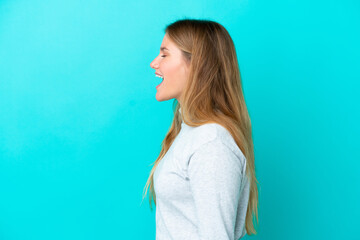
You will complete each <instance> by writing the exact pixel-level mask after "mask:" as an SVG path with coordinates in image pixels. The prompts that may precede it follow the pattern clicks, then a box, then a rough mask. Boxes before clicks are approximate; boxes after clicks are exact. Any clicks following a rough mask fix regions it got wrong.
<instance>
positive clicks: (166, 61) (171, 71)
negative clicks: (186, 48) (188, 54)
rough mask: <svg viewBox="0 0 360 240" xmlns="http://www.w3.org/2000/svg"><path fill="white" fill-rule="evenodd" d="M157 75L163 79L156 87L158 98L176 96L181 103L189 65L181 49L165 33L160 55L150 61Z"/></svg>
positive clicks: (166, 98) (167, 98) (163, 99)
mask: <svg viewBox="0 0 360 240" xmlns="http://www.w3.org/2000/svg"><path fill="white" fill-rule="evenodd" d="M150 67H151V68H153V69H155V75H157V76H161V77H162V78H163V79H161V78H158V79H159V80H160V81H161V84H159V85H158V86H157V87H156V90H157V92H156V96H155V98H156V100H158V101H165V100H169V99H172V98H176V99H177V100H178V101H179V102H180V104H181V100H180V99H181V95H182V92H183V89H184V88H185V83H186V81H187V78H188V65H187V63H186V62H185V59H184V57H183V55H182V53H181V50H180V49H179V48H178V47H177V46H176V45H175V43H174V42H173V41H171V40H170V38H169V37H168V35H167V34H165V36H164V38H163V41H162V43H161V46H160V53H159V55H158V56H157V57H156V58H155V59H154V60H153V61H152V62H151V63H150Z"/></svg>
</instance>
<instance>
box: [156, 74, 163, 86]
mask: <svg viewBox="0 0 360 240" xmlns="http://www.w3.org/2000/svg"><path fill="white" fill-rule="evenodd" d="M155 76H156V77H159V78H161V80H162V81H161V83H160V84H159V85H157V86H156V88H158V87H159V86H160V85H161V84H162V83H163V81H164V77H163V76H161V75H159V74H157V73H155Z"/></svg>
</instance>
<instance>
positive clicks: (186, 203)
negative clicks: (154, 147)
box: [154, 110, 249, 240]
mask: <svg viewBox="0 0 360 240" xmlns="http://www.w3.org/2000/svg"><path fill="white" fill-rule="evenodd" d="M179 111H180V110H179ZM154 190H155V194H156V240H171V239H172V240H238V239H240V238H242V237H243V236H244V235H245V234H246V230H245V217H246V210H247V205H248V200H249V181H248V178H247V177H246V159H245V156H244V154H243V153H242V151H241V150H240V149H239V147H238V146H237V145H236V143H235V141H234V139H233V137H232V136H231V134H230V133H229V132H228V130H227V129H226V128H224V127H223V126H221V125H220V124H217V123H208V124H204V125H202V126H199V127H190V126H188V125H186V124H185V123H184V122H182V123H181V130H180V132H179V134H178V135H177V136H176V138H175V140H174V142H173V143H172V145H171V147H170V148H169V150H168V151H167V153H166V154H165V156H164V157H163V158H162V159H161V161H160V163H159V164H158V166H157V168H156V170H155V172H154Z"/></svg>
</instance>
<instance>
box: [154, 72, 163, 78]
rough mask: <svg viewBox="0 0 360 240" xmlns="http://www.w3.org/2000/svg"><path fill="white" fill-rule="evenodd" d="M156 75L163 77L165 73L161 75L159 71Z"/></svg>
mask: <svg viewBox="0 0 360 240" xmlns="http://www.w3.org/2000/svg"><path fill="white" fill-rule="evenodd" d="M155 75H158V76H160V77H163V75H161V74H160V73H157V72H155Z"/></svg>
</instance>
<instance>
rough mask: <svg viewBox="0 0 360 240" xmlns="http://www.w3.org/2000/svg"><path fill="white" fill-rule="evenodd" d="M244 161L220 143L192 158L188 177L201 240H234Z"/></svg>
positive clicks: (214, 141) (208, 145)
mask: <svg viewBox="0 0 360 240" xmlns="http://www.w3.org/2000/svg"><path fill="white" fill-rule="evenodd" d="M241 165H242V163H241V159H239V157H238V156H237V155H235V153H233V152H232V151H231V149H230V148H228V147H227V146H226V145H225V144H223V143H222V142H221V141H219V140H213V141H210V142H208V143H206V144H203V145H202V146H201V147H199V148H198V149H197V150H196V151H195V152H194V153H193V154H192V155H191V157H190V159H189V165H188V176H189V182H190V188H191V192H192V194H193V198H194V202H195V209H196V215H197V218H198V234H199V238H200V239H201V240H205V239H206V240H213V239H214V240H215V239H216V240H219V239H221V240H234V235H235V223H236V216H237V208H238V204H239V198H240V191H241V179H242V174H245V173H243V171H242V169H243V168H242V166H241Z"/></svg>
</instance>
